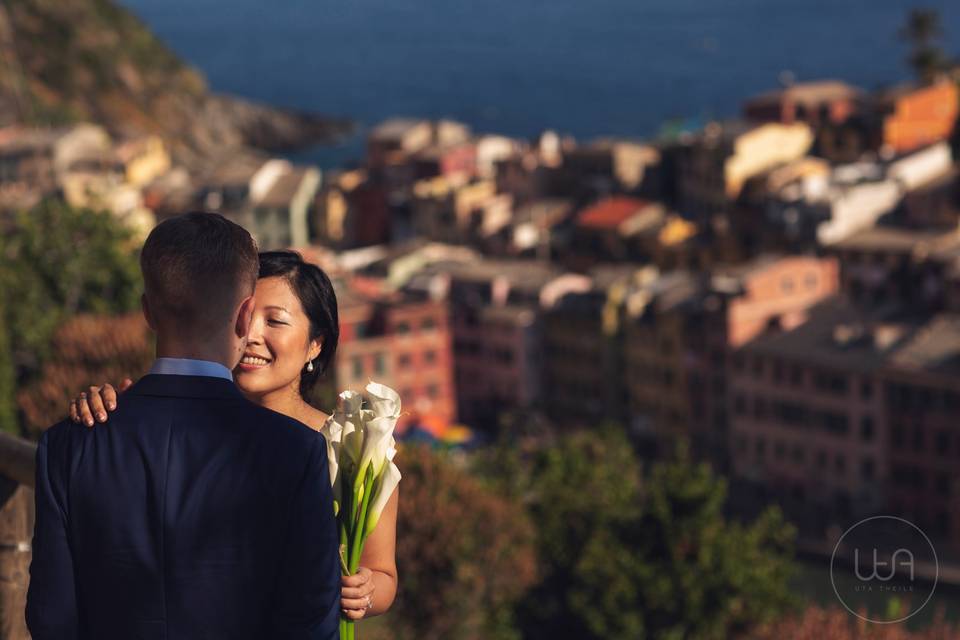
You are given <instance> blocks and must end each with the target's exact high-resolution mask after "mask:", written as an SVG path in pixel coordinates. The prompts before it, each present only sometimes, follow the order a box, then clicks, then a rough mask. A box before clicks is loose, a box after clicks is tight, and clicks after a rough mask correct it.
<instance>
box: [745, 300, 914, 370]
mask: <svg viewBox="0 0 960 640" xmlns="http://www.w3.org/2000/svg"><path fill="white" fill-rule="evenodd" d="M916 327H917V323H916V322H915V321H913V320H912V319H910V318H908V317H906V316H905V315H903V314H902V313H900V312H899V310H897V309H885V310H872V311H870V310H865V309H862V308H858V307H856V306H854V305H853V304H852V303H851V302H850V301H849V300H847V299H846V298H844V297H842V296H836V297H833V298H829V299H828V300H826V301H824V302H822V303H820V304H818V305H816V306H814V307H812V308H811V309H810V310H809V312H808V315H807V320H806V322H804V323H803V324H801V325H799V326H797V327H796V328H794V329H792V330H789V331H782V332H777V331H771V332H769V333H767V334H763V335H761V336H760V337H758V338H756V339H755V340H754V341H753V342H750V343H748V344H747V345H746V346H745V347H744V351H746V352H748V353H758V354H763V355H768V356H774V357H779V358H785V359H788V360H793V361H800V362H804V363H806V364H812V365H815V366H823V367H828V368H832V369H836V370H839V371H851V370H853V371H863V372H871V373H873V372H876V371H877V370H878V369H879V368H880V367H881V366H883V365H884V364H885V363H886V362H887V361H889V359H890V358H891V356H892V355H893V354H894V353H895V352H896V351H897V349H898V348H899V347H900V346H901V345H902V344H904V342H905V341H906V340H908V339H909V338H910V336H911V335H912V333H913V332H914V331H915V330H916Z"/></svg>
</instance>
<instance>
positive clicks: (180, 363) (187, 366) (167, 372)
mask: <svg viewBox="0 0 960 640" xmlns="http://www.w3.org/2000/svg"><path fill="white" fill-rule="evenodd" d="M150 373H152V374H159V375H163V376H207V377H209V378H224V379H225V380H230V381H231V382H233V374H232V373H231V372H230V369H227V368H226V367H225V366H223V365H222V364H220V363H219V362H211V361H209V360H192V359H190V358H157V359H156V360H154V361H153V366H152V367H150Z"/></svg>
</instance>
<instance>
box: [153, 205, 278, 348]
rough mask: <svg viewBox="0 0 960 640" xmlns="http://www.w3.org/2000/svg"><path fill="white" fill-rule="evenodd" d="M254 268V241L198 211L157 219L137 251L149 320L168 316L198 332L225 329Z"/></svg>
mask: <svg viewBox="0 0 960 640" xmlns="http://www.w3.org/2000/svg"><path fill="white" fill-rule="evenodd" d="M258 268H259V260H258V256H257V245H256V242H254V240H253V238H252V237H250V234H249V233H248V232H247V230H246V229H244V228H243V227H241V226H240V225H238V224H234V223H233V222H230V221H229V220H227V219H226V218H224V217H223V216H221V215H219V214H216V213H206V212H202V211H199V212H191V213H185V214H183V215H180V216H177V217H175V218H170V219H168V220H165V221H163V222H161V223H160V224H159V225H157V226H156V227H155V228H154V230H153V231H151V232H150V235H149V236H147V240H146V242H145V243H144V245H143V250H142V251H141V253H140V269H141V270H142V271H143V283H144V292H145V294H146V298H147V304H148V305H149V307H150V312H151V314H152V316H153V317H154V320H155V322H157V323H158V324H159V325H166V323H167V322H169V321H173V322H176V323H178V324H179V325H181V326H182V327H183V328H184V330H185V331H189V332H191V333H193V332H194V330H195V331H197V332H200V333H201V334H203V335H206V334H209V333H212V332H215V331H217V330H220V329H221V328H226V323H228V322H229V321H230V320H231V316H232V314H233V312H234V311H236V305H238V304H239V303H240V301H241V300H243V299H244V298H246V297H247V296H249V295H251V294H252V293H253V289H254V287H255V286H256V283H257V271H258Z"/></svg>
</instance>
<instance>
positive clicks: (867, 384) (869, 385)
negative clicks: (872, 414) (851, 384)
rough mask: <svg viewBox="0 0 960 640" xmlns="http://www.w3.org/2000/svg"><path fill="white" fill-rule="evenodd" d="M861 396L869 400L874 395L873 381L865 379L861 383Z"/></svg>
mask: <svg viewBox="0 0 960 640" xmlns="http://www.w3.org/2000/svg"><path fill="white" fill-rule="evenodd" d="M860 397H861V398H863V399H864V400H869V399H870V398H872V397H873V381H872V380H864V381H862V382H861V383H860Z"/></svg>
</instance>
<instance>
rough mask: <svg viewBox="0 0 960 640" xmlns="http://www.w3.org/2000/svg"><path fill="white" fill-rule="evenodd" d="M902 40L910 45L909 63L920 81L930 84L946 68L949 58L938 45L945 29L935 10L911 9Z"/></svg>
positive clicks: (901, 31) (901, 32) (903, 28)
mask: <svg viewBox="0 0 960 640" xmlns="http://www.w3.org/2000/svg"><path fill="white" fill-rule="evenodd" d="M900 38H901V39H903V40H905V41H906V42H907V43H908V44H909V45H910V54H909V56H908V57H907V62H908V64H909V65H910V67H911V68H912V69H913V71H914V73H915V74H916V76H917V78H918V79H919V80H921V81H923V82H930V81H931V80H933V78H934V77H935V76H936V74H937V73H938V72H939V71H942V70H943V69H944V68H945V67H946V64H947V56H946V54H945V53H944V51H943V48H942V47H941V46H940V45H939V44H937V43H938V41H940V40H941V39H942V38H943V27H942V24H941V21H940V14H939V13H938V12H937V11H936V10H935V9H911V11H910V13H909V14H908V15H907V20H906V22H905V23H904V25H903V27H901V29H900Z"/></svg>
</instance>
